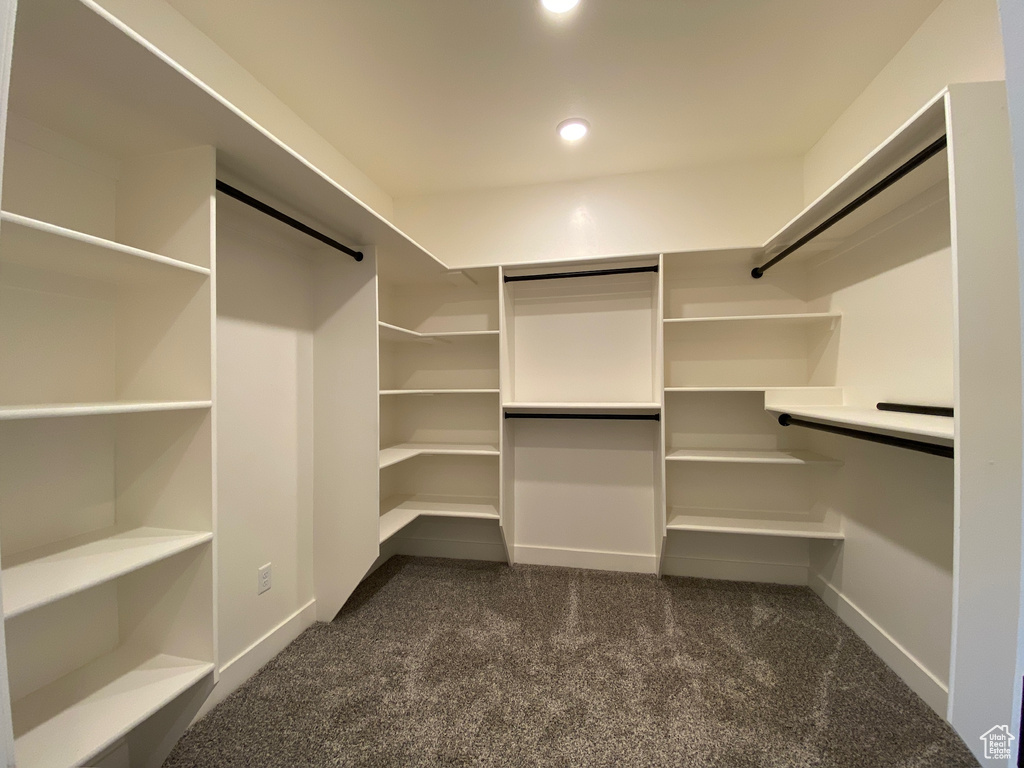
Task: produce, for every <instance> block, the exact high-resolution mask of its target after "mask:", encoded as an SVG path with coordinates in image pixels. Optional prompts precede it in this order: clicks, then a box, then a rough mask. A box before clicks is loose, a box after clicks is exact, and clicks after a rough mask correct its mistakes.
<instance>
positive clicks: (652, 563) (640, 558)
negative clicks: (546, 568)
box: [515, 544, 658, 573]
mask: <svg viewBox="0 0 1024 768" xmlns="http://www.w3.org/2000/svg"><path fill="white" fill-rule="evenodd" d="M515 554H516V562H517V563H522V564H524V565H558V566H562V567H563V568H587V569H589V570H592V571H624V572H626V573H657V572H658V560H657V558H656V557H655V556H654V555H653V554H652V555H637V554H633V553H630V552H602V551H599V550H590V549H562V548H558V547H531V546H525V545H522V544H516V547H515Z"/></svg>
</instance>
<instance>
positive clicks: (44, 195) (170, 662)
mask: <svg viewBox="0 0 1024 768" xmlns="http://www.w3.org/2000/svg"><path fill="white" fill-rule="evenodd" d="M31 10H32V9H31V7H29V8H25V9H23V11H24V13H22V14H21V15H19V17H18V27H17V30H16V46H17V47H16V52H15V57H14V60H13V65H12V81H11V99H10V109H9V110H7V111H6V112H5V115H6V119H7V123H6V136H5V143H4V168H3V196H2V200H0V206H2V211H0V328H2V329H3V330H2V331H0V530H2V539H0V560H2V566H3V568H2V572H0V582H2V584H3V598H4V599H3V606H4V630H5V635H6V647H5V653H6V659H7V662H8V679H9V683H10V699H11V711H12V720H13V732H14V739H15V743H14V751H15V755H14V757H15V759H16V761H17V764H18V765H19V766H26V767H29V768H30V767H31V766H35V765H47V766H49V765H69V766H70V765H78V764H82V763H85V762H87V761H93V760H95V759H98V758H100V757H102V756H103V755H104V753H110V752H111V750H113V754H111V755H110V758H109V759H111V760H113V761H115V762H124V763H128V762H130V763H132V764H142V763H144V762H147V761H157V762H158V761H159V760H160V759H162V755H163V753H164V752H165V751H166V750H167V749H168V748H169V747H170V745H171V744H172V743H173V741H174V739H176V738H177V736H178V735H179V731H180V728H181V727H182V723H183V722H186V723H187V720H188V717H189V713H190V712H194V711H195V709H196V708H197V707H198V704H199V702H200V701H201V699H202V698H203V693H202V692H203V691H205V690H208V689H209V687H210V686H212V685H213V683H214V679H215V676H216V673H215V668H216V647H215V634H216V632H215V626H216V619H215V601H214V591H213V585H214V575H213V574H214V560H215V553H216V548H215V544H214V541H215V529H216V523H215V520H216V514H215V503H214V469H213V447H214V441H215V436H214V415H213V352H214V348H213V331H212V329H213V324H212V318H213V313H214V303H215V291H214V252H213V246H212V242H213V222H214V218H215V215H214V197H213V194H214V168H215V153H214V150H213V148H212V147H209V146H193V147H186V148H181V149H171V150H166V149H165V148H166V146H167V144H166V143H163V142H162V140H154V137H151V136H148V135H146V134H139V133H133V132H132V130H131V128H130V127H126V126H125V125H124V123H126V122H130V121H128V120H124V119H123V117H124V115H127V114H129V113H130V111H131V108H130V106H128V105H119V106H121V107H126V111H125V113H124V114H123V115H121V116H120V117H119V116H115V115H112V114H108V113H106V112H104V111H102V110H99V109H97V110H96V111H95V115H94V117H95V121H96V123H95V124H94V125H91V126H88V127H83V126H82V124H81V120H80V114H81V113H80V111H79V110H78V109H77V107H76V104H75V103H72V101H71V99H69V98H68V96H67V89H66V85H65V84H64V78H65V77H69V78H70V77H71V75H69V74H68V72H67V71H66V69H64V70H63V71H62V68H67V67H70V68H71V69H72V70H73V69H74V65H73V64H69V63H68V62H60V63H59V64H57V65H56V66H48V65H47V63H46V61H45V57H46V56H47V55H49V54H51V53H52V52H51V51H50V50H49V49H48V48H47V50H40V44H41V42H42V40H43V39H44V38H45V36H43V35H40V34H39V30H40V24H44V23H45V21H46V20H45V19H40V17H39V16H38V14H35V15H34V14H33V13H31V12H30V11H31ZM43 47H44V48H46V46H45V45H44V46H43ZM69 82H72V83H73V82H75V80H74V79H73V78H72V79H70V80H69ZM97 127H100V128H101V130H99V131H98V132H95V130H96V128H97Z"/></svg>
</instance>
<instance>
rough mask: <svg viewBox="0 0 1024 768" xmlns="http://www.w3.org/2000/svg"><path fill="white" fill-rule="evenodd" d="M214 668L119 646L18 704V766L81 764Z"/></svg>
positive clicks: (16, 703)
mask: <svg viewBox="0 0 1024 768" xmlns="http://www.w3.org/2000/svg"><path fill="white" fill-rule="evenodd" d="M211 672H213V664H212V663H209V662H202V661H195V660H193V659H184V658H180V657H177V656H168V655H165V654H159V655H143V654H140V653H138V652H136V651H134V650H132V649H129V648H119V649H118V650H116V651H114V652H112V653H110V654H107V655H106V656H103V657H101V658H100V659H98V660H96V661H94V662H93V663H91V664H88V665H86V666H85V667H82V668H81V669H78V670H75V671H74V672H72V673H70V674H68V675H65V676H64V677H62V678H60V679H59V680H57V681H55V682H53V683H51V684H50V685H47V686H45V687H43V688H41V689H40V690H38V691H36V692H35V693H32V694H30V695H28V696H26V697H25V698H23V699H21V700H20V701H17V702H15V703H14V706H13V718H14V736H15V753H16V755H17V760H18V765H20V766H25V768H33V767H34V766H69V765H81V764H82V763H84V762H85V761H86V760H88V759H89V758H91V757H93V756H94V755H96V754H97V753H98V752H101V751H102V750H104V749H106V748H107V747H109V746H110V745H111V744H113V743H114V742H115V741H117V739H119V738H121V737H122V736H124V735H125V734H126V733H128V732H129V731H130V730H131V729H132V728H134V727H135V726H137V725H138V724H139V723H141V722H142V721H143V720H145V719H146V718H147V717H149V716H150V715H152V714H153V713H154V712H156V711H157V710H159V709H160V708H161V707H162V706H164V705H165V704H167V703H168V702H170V701H172V700H173V699H174V698H175V697H176V696H178V695H179V694H181V693H183V692H184V691H186V690H187V689H188V688H189V687H191V686H192V685H194V684H195V683H197V682H198V681H200V680H201V679H203V677H205V676H206V675H208V674H210V673H211Z"/></svg>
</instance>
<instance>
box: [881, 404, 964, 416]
mask: <svg viewBox="0 0 1024 768" xmlns="http://www.w3.org/2000/svg"><path fill="white" fill-rule="evenodd" d="M876 407H877V408H878V410H880V411H895V412H896V413H919V414H921V415H922V416H948V417H949V418H953V409H952V408H948V407H946V406H944V405H908V404H907V403H879V404H878V405H877V406H876Z"/></svg>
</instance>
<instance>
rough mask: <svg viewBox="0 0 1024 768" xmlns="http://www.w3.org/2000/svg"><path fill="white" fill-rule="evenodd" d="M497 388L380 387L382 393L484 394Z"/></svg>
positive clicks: (491, 392) (495, 392)
mask: <svg viewBox="0 0 1024 768" xmlns="http://www.w3.org/2000/svg"><path fill="white" fill-rule="evenodd" d="M497 392H498V390H497V389H382V390H381V391H380V394H382V395H486V394H497Z"/></svg>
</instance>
